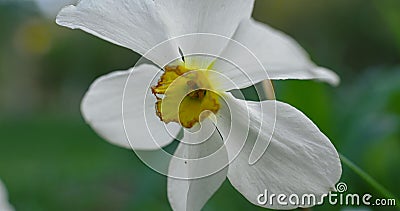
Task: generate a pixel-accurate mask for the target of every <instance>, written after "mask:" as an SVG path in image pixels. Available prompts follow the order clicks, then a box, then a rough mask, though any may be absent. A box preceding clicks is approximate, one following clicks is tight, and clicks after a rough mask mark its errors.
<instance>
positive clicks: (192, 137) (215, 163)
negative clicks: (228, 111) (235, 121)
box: [168, 127, 228, 211]
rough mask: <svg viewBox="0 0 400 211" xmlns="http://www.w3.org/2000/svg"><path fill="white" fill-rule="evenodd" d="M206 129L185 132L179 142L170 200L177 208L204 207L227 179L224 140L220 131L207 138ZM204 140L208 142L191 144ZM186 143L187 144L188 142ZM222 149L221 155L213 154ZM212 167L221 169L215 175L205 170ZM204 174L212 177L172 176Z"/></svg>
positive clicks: (169, 189)
mask: <svg viewBox="0 0 400 211" xmlns="http://www.w3.org/2000/svg"><path fill="white" fill-rule="evenodd" d="M214 128H215V127H214ZM206 130H208V129H206ZM203 132H204V131H202V132H200V133H195V134H191V133H190V132H188V131H185V134H184V138H183V139H182V141H183V142H181V143H180V144H179V146H178V148H177V150H176V151H175V154H174V157H173V158H172V159H171V162H170V167H169V177H168V199H169V202H170V204H171V207H172V209H173V210H177V211H179V210H201V208H202V207H203V206H204V204H205V203H206V202H207V201H208V200H209V199H210V198H211V196H212V195H213V194H214V193H215V192H216V191H217V190H218V189H219V187H220V186H221V184H222V183H223V182H224V181H225V179H226V174H227V171H228V169H227V164H228V162H227V161H228V158H227V154H226V149H225V148H224V145H223V142H222V139H221V137H220V135H219V133H218V132H217V131H216V130H214V131H213V132H212V134H211V136H210V137H209V138H208V139H206V140H205V141H204V140H203V138H204V136H203V135H202V133H203ZM199 139H201V140H199ZM201 141H204V142H202V143H201V144H189V143H191V142H201ZM184 142H186V143H187V144H184ZM218 152H220V153H219V155H218V156H214V157H213V158H211V157H209V156H210V155H215V153H218ZM201 159H203V161H201ZM220 164H225V165H224V166H225V167H223V168H222V169H220V167H222V166H219V165H220ZM210 167H215V169H220V170H219V171H214V172H213V173H211V174H209V173H208V172H204V171H206V170H205V169H210ZM199 172H201V173H199ZM204 173H206V175H208V176H205V177H201V178H197V179H177V178H173V177H171V175H179V176H180V177H181V178H194V177H197V176H199V175H200V174H204Z"/></svg>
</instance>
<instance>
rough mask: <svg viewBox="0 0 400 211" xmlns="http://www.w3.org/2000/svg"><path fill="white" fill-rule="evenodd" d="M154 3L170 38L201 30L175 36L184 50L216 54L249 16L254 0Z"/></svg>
mask: <svg viewBox="0 0 400 211" xmlns="http://www.w3.org/2000/svg"><path fill="white" fill-rule="evenodd" d="M156 4H157V9H158V12H159V14H161V15H160V16H162V17H164V18H165V19H164V22H165V24H166V25H167V26H168V28H169V31H170V33H171V34H170V35H171V38H172V37H178V36H181V35H188V34H196V33H200V34H197V35H194V36H195V37H196V38H193V37H191V38H190V39H189V40H186V39H185V38H179V39H178V40H177V43H178V45H179V46H180V47H181V48H182V50H183V52H184V53H185V54H194V53H207V54H214V53H216V56H218V55H219V54H220V53H221V51H222V50H223V48H224V47H225V46H226V44H227V43H228V42H229V38H231V37H232V35H233V34H234V32H235V30H236V28H237V27H238V26H239V24H240V21H241V20H243V19H248V18H250V17H251V13H252V11H253V6H254V0H201V1H198V0H163V1H157V3H156ZM204 33H207V34H204ZM214 55H215V54H214Z"/></svg>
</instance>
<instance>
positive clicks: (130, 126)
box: [57, 0, 341, 210]
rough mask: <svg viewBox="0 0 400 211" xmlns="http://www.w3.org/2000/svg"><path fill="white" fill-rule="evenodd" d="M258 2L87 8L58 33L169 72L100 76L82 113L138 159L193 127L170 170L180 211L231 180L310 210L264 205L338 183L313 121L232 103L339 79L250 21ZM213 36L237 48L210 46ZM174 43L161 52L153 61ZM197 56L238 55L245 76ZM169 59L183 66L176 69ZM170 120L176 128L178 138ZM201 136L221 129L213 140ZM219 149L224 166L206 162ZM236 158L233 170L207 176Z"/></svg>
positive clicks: (89, 4) (333, 160) (83, 4)
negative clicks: (299, 83)
mask: <svg viewBox="0 0 400 211" xmlns="http://www.w3.org/2000/svg"><path fill="white" fill-rule="evenodd" d="M253 5H254V0H163V1H158V0H119V1H117V0H82V1H80V2H79V3H78V4H77V6H69V7H65V8H64V9H63V10H62V11H61V12H60V13H59V14H58V17H57V23H58V24H60V25H63V26H66V27H69V28H73V29H75V28H79V29H82V30H84V31H86V32H89V33H91V34H93V35H96V36H98V37H100V38H102V39H105V40H107V41H110V42H112V43H115V44H117V45H120V46H124V47H126V48H130V49H132V50H133V51H136V52H138V53H140V54H142V55H143V56H145V57H146V58H148V59H149V60H151V61H152V62H154V64H156V65H159V66H158V67H157V66H156V65H150V64H143V65H140V66H137V67H135V68H132V69H131V70H128V71H117V72H113V73H110V74H108V75H105V76H102V77H100V78H99V79H97V80H96V81H95V82H94V83H93V84H92V85H91V87H90V89H89V91H88V92H87V93H86V95H85V97H84V99H83V101H82V105H81V106H82V107H81V110H82V113H83V116H84V118H85V120H86V121H87V122H88V123H89V124H90V125H91V127H92V128H93V129H94V130H95V131H96V132H97V133H99V134H100V135H101V136H102V137H104V138H105V139H106V140H108V141H110V142H111V143H113V144H116V145H119V146H123V147H126V148H130V147H132V148H133V149H135V150H157V149H160V147H164V146H166V145H168V144H170V143H171V142H172V141H173V138H171V135H172V136H173V137H175V136H176V134H177V133H178V132H179V130H180V128H181V127H183V128H184V129H185V130H184V137H183V139H182V140H181V143H180V144H179V146H178V148H177V150H176V151H175V154H174V155H175V157H174V158H172V160H171V161H170V166H169V174H168V175H169V177H168V199H169V201H170V204H171V206H172V208H173V209H174V210H200V209H201V208H202V207H203V206H204V204H205V203H206V202H207V200H208V199H209V198H210V197H211V196H212V195H213V194H214V193H215V191H216V190H217V189H218V188H219V187H220V185H221V184H222V183H223V181H225V179H226V178H228V179H229V181H230V182H231V184H232V185H233V186H234V187H235V188H236V189H237V190H238V191H239V192H240V193H241V194H242V195H243V196H244V197H246V198H247V199H248V200H249V201H250V202H252V203H253V204H256V205H259V206H263V207H266V208H276V209H293V208H295V207H297V206H300V205H286V206H282V205H280V204H277V203H274V204H270V203H267V204H265V205H260V204H258V203H257V197H258V195H259V194H260V193H264V191H265V190H266V189H267V190H268V192H269V193H271V194H285V195H286V196H289V195H291V194H297V195H300V196H301V195H302V194H315V195H316V196H321V195H323V194H326V193H328V192H329V191H330V190H332V188H333V187H334V185H335V183H336V182H337V181H338V180H339V179H340V176H341V164H340V160H339V156H338V153H337V152H336V149H335V148H334V146H333V145H332V143H331V142H330V141H329V139H328V138H327V137H326V136H325V135H324V134H323V133H322V132H321V131H320V130H319V129H318V127H317V126H316V125H315V124H314V123H313V122H312V121H311V120H309V119H308V118H307V117H306V116H305V115H304V114H302V113H301V112H300V111H298V110H297V109H296V108H294V107H292V106H290V105H288V104H285V103H282V102H278V101H275V100H266V101H262V102H250V101H245V100H239V99H236V98H234V97H233V96H232V95H230V94H229V91H231V90H233V89H242V88H246V87H249V86H252V85H254V84H256V83H258V82H261V81H264V80H267V79H270V80H283V79H317V80H322V81H326V82H329V83H331V84H337V83H338V82H339V78H338V77H337V75H336V74H335V73H333V72H332V71H330V70H328V69H325V68H322V67H318V66H317V65H315V64H314V63H313V62H312V61H311V60H310V59H309V56H308V55H307V54H306V52H305V51H304V50H303V49H302V48H301V47H300V46H299V45H298V44H297V43H296V42H295V41H294V40H293V39H291V38H290V37H288V36H287V35H285V34H283V33H282V32H279V31H276V30H274V29H272V28H270V27H269V26H267V25H265V24H262V23H259V22H257V21H255V20H253V19H251V13H252V10H253ZM195 33H200V34H198V36H196V34H195ZM213 34H214V35H216V36H215V37H213V36H212V35H213ZM183 35H186V36H187V38H188V39H189V41H190V42H187V41H188V40H185V37H186V36H185V37H182V36H183ZM193 36H194V39H193V40H190V38H191V37H193ZM204 36H206V37H207V36H211V37H213V38H211V41H214V39H217V40H218V38H221V37H222V38H231V39H232V40H231V41H228V42H224V39H223V40H222V42H221V43H222V44H220V43H218V42H204V40H202V39H203V38H204ZM170 39H173V40H172V41H171V42H167V45H165V46H164V47H162V49H161V50H160V51H157V50H159V49H157V48H156V52H155V53H154V52H151V51H150V53H148V52H149V50H151V49H152V50H154V49H153V48H154V47H155V46H159V44H160V43H163V42H164V43H165V41H167V40H170ZM182 39H183V40H182ZM206 40H207V39H206ZM209 41H210V40H209ZM237 43H239V44H240V45H239V46H242V47H243V46H244V48H245V49H247V50H249V51H250V52H251V56H255V57H256V58H257V59H258V60H257V61H259V62H260V63H261V64H262V66H263V67H265V69H267V72H268V74H266V73H265V71H264V70H263V69H262V68H260V66H257V65H255V64H256V63H257V62H255V61H254V60H252V59H251V56H246V55H245V54H243V52H241V51H239V50H238V45H237ZM235 44H236V45H235ZM196 49H201V51H197V50H196ZM160 52H161V53H160ZM183 52H185V53H186V54H183ZM198 52H202V53H205V54H207V53H212V54H217V55H219V56H220V57H221V58H228V59H229V60H231V61H233V62H235V64H236V65H237V66H238V67H240V68H241V69H239V68H236V67H233V66H232V65H228V64H227V63H226V62H223V60H220V59H211V60H210V59H208V58H205V57H201V56H196V57H193V56H190V55H193V54H195V53H198ZM180 54H181V55H180ZM167 58H168V59H167ZM170 58H181V61H175V62H173V63H166V61H170ZM160 68H163V71H160ZM242 71H244V72H242ZM130 74H132V77H131V78H129V76H130ZM219 75H222V76H223V77H219ZM154 77H156V78H159V80H158V82H157V81H155V82H154V80H153V79H154ZM224 77H225V78H224ZM126 90H127V92H128V94H127V93H125V95H124V91H126ZM149 102H150V103H149ZM154 104H155V105H156V106H154ZM122 107H124V108H125V109H126V110H122ZM160 120H161V121H160ZM275 120H276V121H275ZM165 123H170V124H168V126H170V127H169V132H170V134H168V133H167V132H166V131H165V128H164V126H165ZM124 126H125V127H124ZM200 126H201V127H200ZM197 130H200V132H196V131H197ZM203 130H207V131H205V132H210V131H211V134H210V136H208V137H205V136H204V134H206V133H205V132H204V131H203ZM125 132H126V133H125ZM127 136H128V137H127ZM128 138H129V140H130V141H129V142H128ZM203 139H205V140H203ZM266 146H268V148H266ZM219 149H222V150H221V151H220V152H221V153H220V154H219V155H218V156H217V158H216V159H208V160H206V162H198V160H201V158H203V157H207V156H208V155H210V154H213V152H216V151H219ZM265 150H266V151H265ZM254 151H256V153H255V154H253V152H254ZM179 158H181V159H179ZM197 159H198V160H197ZM228 161H229V166H228V167H226V168H223V169H222V170H220V171H216V172H217V173H214V174H208V175H203V176H205V177H201V174H202V173H204V171H208V170H209V169H213V168H214V167H215V168H216V167H217V166H219V165H220V164H221V163H225V162H226V163H228ZM199 172H200V173H199ZM178 178H184V179H178ZM191 178H195V179H191ZM311 205H313V204H311Z"/></svg>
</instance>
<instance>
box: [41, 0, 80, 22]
mask: <svg viewBox="0 0 400 211" xmlns="http://www.w3.org/2000/svg"><path fill="white" fill-rule="evenodd" d="M34 1H35V2H36V4H37V6H38V8H39V9H40V11H41V12H42V13H43V15H45V16H46V17H48V18H54V17H56V15H57V13H58V12H59V11H60V10H61V9H62V8H63V7H65V6H67V5H71V4H75V3H77V2H78V1H79V0H34Z"/></svg>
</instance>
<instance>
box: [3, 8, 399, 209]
mask: <svg viewBox="0 0 400 211" xmlns="http://www.w3.org/2000/svg"><path fill="white" fill-rule="evenodd" d="M253 16H254V18H255V19H257V20H259V21H262V22H265V23H268V24H270V25H272V26H273V27H275V28H278V29H280V30H282V31H284V32H286V33H288V34H289V35H291V36H292V37H294V38H295V39H296V40H297V41H298V42H299V43H301V45H302V46H303V47H304V48H305V49H306V50H307V51H308V52H309V53H310V54H311V56H312V58H313V60H314V61H315V62H316V63H317V64H319V65H322V66H326V67H329V68H331V69H333V70H335V71H336V72H337V73H338V74H339V75H340V77H341V79H342V83H341V84H340V86H339V87H331V86H329V85H326V84H322V83H319V82H315V81H276V82H274V85H275V89H276V90H275V91H276V96H277V99H279V100H281V101H285V102H288V103H290V104H292V105H293V106H295V107H297V108H298V109H300V110H301V111H303V112H304V113H305V114H306V115H307V116H309V117H310V118H311V119H312V120H313V121H314V122H315V123H316V124H317V125H318V126H319V127H320V129H321V130H322V131H323V132H324V133H325V134H326V135H327V136H328V137H330V139H331V140H332V142H333V143H334V145H335V146H336V147H337V149H338V151H340V152H341V153H343V154H344V155H346V156H347V157H349V158H350V159H351V160H353V161H354V162H355V163H357V164H358V165H359V166H360V167H361V168H363V169H364V170H365V171H367V172H368V173H369V174H371V175H372V176H373V177H374V178H376V179H377V180H378V181H379V182H380V183H381V184H383V185H384V186H385V187H387V188H388V189H389V190H390V191H391V192H393V193H394V194H395V195H396V196H397V197H400V183H399V178H400V168H399V167H400V1H398V0H351V1H349V0H324V1H320V0H297V1H293V0H279V1H278V0H257V1H256V6H255V11H254V14H253ZM138 58H139V56H138V55H137V54H135V53H133V52H131V51H130V50H127V49H123V48H121V47H117V46H115V45H112V44H110V43H107V42H106V41H103V40H100V39H97V38H95V37H93V36H91V35H88V34H86V33H84V32H81V31H72V30H69V29H66V28H62V27H59V26H57V25H56V24H55V23H54V20H49V19H46V18H44V17H43V16H41V14H40V13H39V12H38V11H37V9H36V7H35V6H34V4H33V3H29V2H26V1H14V2H12V1H11V2H7V3H5V2H3V3H2V2H1V1H0V178H1V179H2V180H3V181H4V183H5V184H6V185H7V188H8V190H9V194H10V201H11V203H12V204H13V205H14V206H15V208H16V210H22V211H23V210H29V211H30V210H32V211H40V210H160V209H161V210H169V209H170V207H169V204H168V201H167V196H166V178H165V177H164V176H161V175H159V174H157V173H155V172H153V171H152V170H151V169H149V168H148V167H147V166H145V165H144V164H143V163H142V162H141V161H140V160H139V159H138V158H137V157H136V156H135V154H134V153H133V152H132V151H130V150H125V149H121V148H118V147H116V146H113V145H110V144H108V143H107V142H105V141H103V140H102V139H101V138H100V137H98V136H97V135H96V134H95V133H94V132H93V131H92V130H91V129H90V128H89V126H87V125H86V124H85V123H84V121H83V120H82V118H81V116H80V111H79V104H80V100H81V98H82V96H83V94H84V92H85V91H86V90H87V88H88V87H89V85H90V83H91V82H92V81H93V80H94V79H95V78H96V77H98V76H100V75H102V74H106V73H108V72H110V71H113V70H125V69H128V68H129V67H131V66H133V65H134V64H135V61H136V60H137V59H138ZM249 95H250V96H249V97H252V96H251V93H250V94H249ZM341 181H343V182H346V183H347V185H348V188H349V189H348V191H347V192H349V193H371V194H372V195H373V196H374V197H375V198H378V197H382V196H381V195H380V194H379V193H377V192H376V190H374V189H373V188H372V187H371V186H370V185H369V184H366V183H365V182H364V181H363V180H361V179H360V177H359V176H358V175H355V174H354V173H353V172H352V171H351V170H349V169H348V168H347V167H346V166H344V167H343V177H342V179H341ZM397 203H400V202H399V201H398V202H397ZM250 209H254V210H257V209H260V208H258V207H256V206H254V205H252V204H250V203H249V202H247V201H246V200H245V199H244V198H243V196H241V195H240V194H239V193H238V192H236V191H235V190H234V189H233V188H232V187H231V186H230V184H229V182H228V181H226V182H225V183H224V185H223V187H222V188H221V189H220V190H219V191H218V192H217V193H216V194H215V195H214V196H213V198H212V199H211V200H210V201H209V202H208V203H207V205H206V206H205V208H204V210H250ZM312 209H313V210H343V209H345V207H343V206H330V205H324V206H317V207H314V208H312ZM367 209H368V210H393V209H394V208H393V207H369V208H367ZM260 210H261V209H260Z"/></svg>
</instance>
